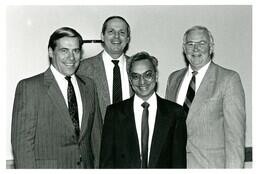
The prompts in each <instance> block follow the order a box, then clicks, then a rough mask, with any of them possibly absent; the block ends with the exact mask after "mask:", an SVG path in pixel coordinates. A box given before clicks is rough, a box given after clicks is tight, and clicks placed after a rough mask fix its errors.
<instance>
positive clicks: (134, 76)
mask: <svg viewBox="0 0 256 174" xmlns="http://www.w3.org/2000/svg"><path fill="white" fill-rule="evenodd" d="M154 76H155V73H154V72H153V71H151V70H149V71H146V72H144V73H143V74H138V73H131V74H130V78H131V80H133V81H139V80H140V79H141V77H143V79H144V80H146V81H152V80H153V79H154Z"/></svg>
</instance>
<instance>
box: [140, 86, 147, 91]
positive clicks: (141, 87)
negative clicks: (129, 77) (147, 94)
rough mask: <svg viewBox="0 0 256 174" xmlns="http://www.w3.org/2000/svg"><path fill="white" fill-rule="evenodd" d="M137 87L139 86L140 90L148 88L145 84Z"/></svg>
mask: <svg viewBox="0 0 256 174" xmlns="http://www.w3.org/2000/svg"><path fill="white" fill-rule="evenodd" d="M139 88H140V90H142V91H146V90H147V89H148V88H147V87H146V86H140V87H139Z"/></svg>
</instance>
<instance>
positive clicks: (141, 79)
mask: <svg viewBox="0 0 256 174" xmlns="http://www.w3.org/2000/svg"><path fill="white" fill-rule="evenodd" d="M144 83H145V79H144V78H143V76H140V79H139V84H140V85H144Z"/></svg>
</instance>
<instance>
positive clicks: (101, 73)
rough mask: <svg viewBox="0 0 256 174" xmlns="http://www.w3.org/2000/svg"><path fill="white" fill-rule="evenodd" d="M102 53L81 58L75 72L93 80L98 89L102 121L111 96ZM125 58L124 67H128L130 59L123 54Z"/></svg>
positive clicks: (131, 92)
mask: <svg viewBox="0 0 256 174" xmlns="http://www.w3.org/2000/svg"><path fill="white" fill-rule="evenodd" d="M102 53H103V52H100V53H99V54H98V55H96V56H94V57H91V58H86V59H84V60H82V61H81V63H80V66H79V68H78V70H77V74H78V75H85V76H87V77H90V78H91V79H93V80H94V82H95V84H96V87H97V91H98V97H99V104H100V110H101V115H102V120H103V121H104V117H105V113H106V108H107V106H108V105H110V97H112V96H110V95H109V88H108V81H107V76H106V71H105V67H104V63H103V60H102ZM125 58H126V67H127V68H128V65H129V62H130V59H129V57H128V56H125ZM128 89H129V90H130V94H131V95H133V91H132V89H131V87H130V86H127V90H128Z"/></svg>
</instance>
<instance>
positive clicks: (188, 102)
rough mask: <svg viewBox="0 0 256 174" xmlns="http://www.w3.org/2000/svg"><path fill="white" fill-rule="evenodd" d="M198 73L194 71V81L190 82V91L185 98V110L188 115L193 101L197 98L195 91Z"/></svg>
mask: <svg viewBox="0 0 256 174" xmlns="http://www.w3.org/2000/svg"><path fill="white" fill-rule="evenodd" d="M197 73H198V72H197V71H193V72H192V74H193V76H192V79H191V80H190V83H189V86H188V91H187V95H186V98H185V101H184V103H183V108H184V110H185V112H186V113H187V114H188V111H189V108H190V106H191V104H192V102H193V99H194V97H195V89H196V75H197Z"/></svg>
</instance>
